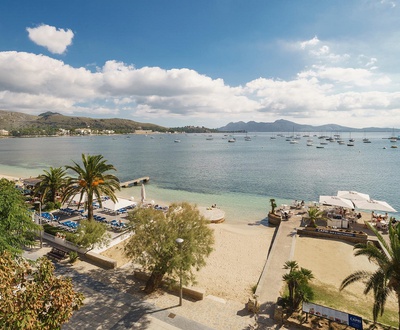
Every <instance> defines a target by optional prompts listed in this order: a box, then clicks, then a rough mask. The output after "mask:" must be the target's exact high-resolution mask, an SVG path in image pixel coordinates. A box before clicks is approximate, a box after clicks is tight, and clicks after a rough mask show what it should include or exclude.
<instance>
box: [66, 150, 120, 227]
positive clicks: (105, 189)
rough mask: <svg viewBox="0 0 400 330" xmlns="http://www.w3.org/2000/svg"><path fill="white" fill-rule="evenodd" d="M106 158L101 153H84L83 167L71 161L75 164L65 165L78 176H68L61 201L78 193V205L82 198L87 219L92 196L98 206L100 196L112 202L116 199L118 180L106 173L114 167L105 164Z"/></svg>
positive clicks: (90, 216)
mask: <svg viewBox="0 0 400 330" xmlns="http://www.w3.org/2000/svg"><path fill="white" fill-rule="evenodd" d="M106 162H107V160H105V159H104V158H103V156H102V155H95V156H91V155H85V154H82V163H83V167H82V166H80V165H78V164H77V163H76V162H73V163H74V164H75V165H73V166H66V169H67V170H71V171H73V172H75V173H76V174H77V175H78V177H76V178H73V177H69V178H68V182H67V188H66V189H65V192H64V195H63V202H65V201H67V200H69V199H70V198H71V197H73V196H75V195H77V194H80V199H79V203H78V205H80V204H81V203H82V201H83V200H84V198H86V201H85V202H84V204H85V208H87V210H88V219H89V220H92V219H93V199H94V196H95V197H96V199H97V200H98V202H99V204H100V206H102V204H101V196H102V195H106V196H108V197H110V198H111V200H112V201H113V202H116V201H117V197H116V196H115V191H116V190H120V189H121V188H120V185H119V180H118V178H117V177H116V176H115V175H112V174H106V172H107V171H110V170H113V171H115V170H116V169H115V168H114V166H113V165H111V164H107V163H106Z"/></svg>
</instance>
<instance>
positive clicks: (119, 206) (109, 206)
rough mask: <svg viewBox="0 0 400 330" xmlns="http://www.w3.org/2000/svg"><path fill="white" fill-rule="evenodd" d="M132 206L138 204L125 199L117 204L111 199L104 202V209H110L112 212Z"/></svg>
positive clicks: (120, 199) (121, 199)
mask: <svg viewBox="0 0 400 330" xmlns="http://www.w3.org/2000/svg"><path fill="white" fill-rule="evenodd" d="M131 205H136V203H135V202H133V201H131V200H129V199H124V198H118V199H117V202H116V203H114V202H113V201H112V200H111V199H108V200H106V201H105V202H103V208H105V209H109V210H111V211H118V210H120V209H123V208H126V207H128V206H131Z"/></svg>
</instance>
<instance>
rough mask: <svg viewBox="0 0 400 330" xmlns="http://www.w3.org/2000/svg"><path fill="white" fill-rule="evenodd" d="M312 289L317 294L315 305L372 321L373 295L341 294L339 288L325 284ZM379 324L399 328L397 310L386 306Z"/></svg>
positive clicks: (313, 286)
mask: <svg viewBox="0 0 400 330" xmlns="http://www.w3.org/2000/svg"><path fill="white" fill-rule="evenodd" d="M311 287H312V289H313V290H314V294H315V296H314V300H313V302H314V303H316V304H320V305H324V306H327V307H330V308H333V309H337V310H341V311H344V312H347V313H351V314H354V315H358V316H361V317H362V318H363V319H368V320H372V305H373V298H372V295H369V296H365V295H361V296H360V295H356V294H352V293H351V292H349V291H347V290H344V291H342V292H340V291H339V289H338V288H336V287H334V286H329V285H326V284H324V283H319V284H316V283H312V284H311ZM378 322H379V323H383V324H386V325H390V326H393V327H395V328H397V326H398V311H397V309H396V308H393V307H392V306H389V305H386V307H385V313H384V314H383V315H382V316H380V317H378Z"/></svg>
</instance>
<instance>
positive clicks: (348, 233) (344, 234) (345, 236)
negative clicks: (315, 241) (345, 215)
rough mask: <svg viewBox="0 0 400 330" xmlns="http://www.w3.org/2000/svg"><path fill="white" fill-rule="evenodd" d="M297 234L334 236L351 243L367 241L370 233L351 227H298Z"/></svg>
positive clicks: (323, 236)
mask: <svg viewBox="0 0 400 330" xmlns="http://www.w3.org/2000/svg"><path fill="white" fill-rule="evenodd" d="M297 234H299V235H303V236H310V237H319V238H333V239H336V240H342V241H346V242H351V243H366V242H367V240H368V235H367V234H366V233H364V232H363V231H355V230H351V229H331V228H327V227H317V228H313V227H305V228H304V229H297Z"/></svg>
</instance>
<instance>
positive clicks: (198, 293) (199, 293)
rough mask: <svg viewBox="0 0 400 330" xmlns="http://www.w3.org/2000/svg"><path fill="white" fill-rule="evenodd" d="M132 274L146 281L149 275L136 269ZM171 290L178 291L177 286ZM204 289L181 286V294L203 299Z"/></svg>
mask: <svg viewBox="0 0 400 330" xmlns="http://www.w3.org/2000/svg"><path fill="white" fill-rule="evenodd" d="M134 276H135V277H136V278H137V279H139V280H142V281H147V280H148V279H149V277H150V275H149V274H147V273H145V272H140V271H136V270H135V272H134ZM163 284H165V282H164V281H163ZM172 291H174V292H178V293H179V286H176V287H173V288H172ZM205 293H206V292H205V290H204V289H200V288H193V287H191V288H188V287H183V288H182V294H183V295H184V296H186V297H189V298H192V299H194V300H203V299H204V296H205Z"/></svg>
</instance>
